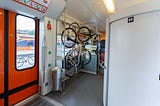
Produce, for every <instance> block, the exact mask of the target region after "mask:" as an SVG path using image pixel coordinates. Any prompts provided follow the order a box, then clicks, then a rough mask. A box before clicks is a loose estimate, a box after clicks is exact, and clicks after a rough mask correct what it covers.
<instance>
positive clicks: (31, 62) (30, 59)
mask: <svg viewBox="0 0 160 106" xmlns="http://www.w3.org/2000/svg"><path fill="white" fill-rule="evenodd" d="M33 58H34V56H29V57H28V63H29V64H30V65H34V59H33Z"/></svg>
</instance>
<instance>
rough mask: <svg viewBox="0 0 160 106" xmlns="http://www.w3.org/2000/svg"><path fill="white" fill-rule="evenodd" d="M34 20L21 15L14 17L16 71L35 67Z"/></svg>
mask: <svg viewBox="0 0 160 106" xmlns="http://www.w3.org/2000/svg"><path fill="white" fill-rule="evenodd" d="M35 35H36V34H35V20H34V19H33V18H29V17H26V16H22V15H17V17H16V69H17V70H23V69H27V68H31V67H34V65H35Z"/></svg>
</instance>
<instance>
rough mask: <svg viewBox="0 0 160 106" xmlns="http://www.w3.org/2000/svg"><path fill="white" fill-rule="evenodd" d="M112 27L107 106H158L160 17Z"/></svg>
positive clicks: (121, 22)
mask: <svg viewBox="0 0 160 106" xmlns="http://www.w3.org/2000/svg"><path fill="white" fill-rule="evenodd" d="M134 18H135V21H134V22H133V23H128V22H127V21H128V19H127V18H125V19H122V20H119V21H116V22H114V23H112V25H111V35H110V37H111V41H110V65H109V95H108V97H109V99H108V106H160V81H159V73H160V15H159V12H152V13H147V14H142V15H138V16H135V17H134Z"/></svg>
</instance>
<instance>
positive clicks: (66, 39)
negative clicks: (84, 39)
mask: <svg viewBox="0 0 160 106" xmlns="http://www.w3.org/2000/svg"><path fill="white" fill-rule="evenodd" d="M61 40H62V43H63V45H64V46H65V47H67V48H71V47H73V46H74V45H75V43H76V41H77V33H76V32H75V30H74V29H72V28H66V29H65V30H64V31H63V32H62V35H61Z"/></svg>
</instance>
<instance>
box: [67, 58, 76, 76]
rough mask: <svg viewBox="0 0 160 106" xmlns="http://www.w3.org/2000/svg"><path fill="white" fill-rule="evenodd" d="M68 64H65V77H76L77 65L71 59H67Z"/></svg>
mask: <svg viewBox="0 0 160 106" xmlns="http://www.w3.org/2000/svg"><path fill="white" fill-rule="evenodd" d="M66 63H67V64H65V65H66V67H65V69H66V70H65V75H66V76H67V77H74V76H75V75H76V73H77V72H76V70H77V69H76V65H75V63H74V62H73V60H71V59H67V62H66Z"/></svg>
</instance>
